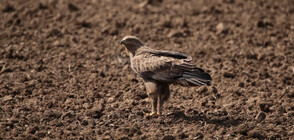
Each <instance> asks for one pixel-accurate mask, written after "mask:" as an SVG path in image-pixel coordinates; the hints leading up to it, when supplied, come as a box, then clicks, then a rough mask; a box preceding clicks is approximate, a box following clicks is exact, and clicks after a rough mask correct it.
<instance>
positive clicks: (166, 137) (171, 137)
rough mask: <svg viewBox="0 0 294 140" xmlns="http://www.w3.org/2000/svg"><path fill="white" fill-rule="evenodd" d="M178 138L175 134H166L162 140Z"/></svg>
mask: <svg viewBox="0 0 294 140" xmlns="http://www.w3.org/2000/svg"><path fill="white" fill-rule="evenodd" d="M175 139H176V138H175V137H174V136H171V135H167V136H164V137H163V138H162V140H175Z"/></svg>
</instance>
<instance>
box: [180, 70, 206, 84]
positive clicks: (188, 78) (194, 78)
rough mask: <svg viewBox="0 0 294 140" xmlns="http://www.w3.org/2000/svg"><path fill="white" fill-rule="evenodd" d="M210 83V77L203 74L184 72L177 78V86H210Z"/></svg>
mask: <svg viewBox="0 0 294 140" xmlns="http://www.w3.org/2000/svg"><path fill="white" fill-rule="evenodd" d="M210 81H211V76H210V75H209V74H208V73H205V72H200V73H195V72H184V73H183V75H182V76H181V77H180V78H178V84H180V85H183V86H200V85H210Z"/></svg>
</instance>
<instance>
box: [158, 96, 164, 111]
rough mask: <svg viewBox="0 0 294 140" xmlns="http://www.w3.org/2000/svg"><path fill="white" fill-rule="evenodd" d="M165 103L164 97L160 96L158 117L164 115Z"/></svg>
mask: <svg viewBox="0 0 294 140" xmlns="http://www.w3.org/2000/svg"><path fill="white" fill-rule="evenodd" d="M163 103H164V100H163V98H162V96H159V99H158V115H161V114H162V107H163Z"/></svg>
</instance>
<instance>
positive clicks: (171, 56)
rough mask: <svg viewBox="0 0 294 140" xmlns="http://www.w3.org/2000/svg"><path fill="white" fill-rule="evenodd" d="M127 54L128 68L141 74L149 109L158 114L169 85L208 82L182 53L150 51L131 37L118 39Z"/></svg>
mask: <svg viewBox="0 0 294 140" xmlns="http://www.w3.org/2000/svg"><path fill="white" fill-rule="evenodd" d="M120 43H121V44H123V45H124V46H125V48H126V51H127V52H128V54H129V56H130V61H131V67H132V69H133V70H134V71H135V72H136V73H137V74H138V75H139V76H140V77H141V78H143V81H144V83H145V86H146V91H147V94H148V96H149V98H151V100H152V112H151V113H150V114H149V115H160V114H161V113H162V106H163V103H164V102H165V101H167V100H168V98H169V96H170V90H169V85H170V84H177V85H182V86H200V85H204V84H206V85H210V81H211V77H210V75H209V74H207V73H205V72H204V71H203V70H202V69H200V68H197V67H196V66H195V65H194V64H192V62H191V60H192V57H191V56H188V55H186V54H182V53H178V52H173V51H162V50H154V49H151V48H149V47H147V46H145V45H144V43H143V42H142V41H141V40H139V39H138V38H137V37H135V36H126V37H124V38H123V39H122V40H121V42H120Z"/></svg>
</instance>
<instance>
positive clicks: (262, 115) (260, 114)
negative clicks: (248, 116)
mask: <svg viewBox="0 0 294 140" xmlns="http://www.w3.org/2000/svg"><path fill="white" fill-rule="evenodd" d="M265 117H266V114H265V113H264V112H259V113H258V114H257V116H256V117H255V119H257V120H261V121H262V120H264V119H265Z"/></svg>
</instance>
